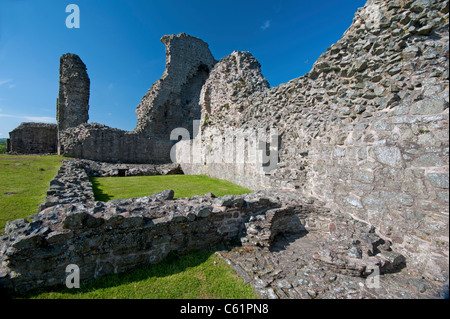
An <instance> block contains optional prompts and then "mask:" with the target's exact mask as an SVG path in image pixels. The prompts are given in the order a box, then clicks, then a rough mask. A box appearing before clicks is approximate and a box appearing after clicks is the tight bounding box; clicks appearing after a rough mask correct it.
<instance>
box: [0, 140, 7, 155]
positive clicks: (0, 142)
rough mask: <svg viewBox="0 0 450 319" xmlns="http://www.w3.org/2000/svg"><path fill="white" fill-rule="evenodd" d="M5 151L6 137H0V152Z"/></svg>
mask: <svg viewBox="0 0 450 319" xmlns="http://www.w3.org/2000/svg"><path fill="white" fill-rule="evenodd" d="M5 152H6V139H0V154H4V153H5Z"/></svg>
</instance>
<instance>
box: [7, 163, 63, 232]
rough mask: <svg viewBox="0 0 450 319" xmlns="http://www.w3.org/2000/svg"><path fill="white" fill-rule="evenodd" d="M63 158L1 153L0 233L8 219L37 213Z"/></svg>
mask: <svg viewBox="0 0 450 319" xmlns="http://www.w3.org/2000/svg"><path fill="white" fill-rule="evenodd" d="M61 161H62V157H61V156H56V155H45V156H28V155H20V156H16V155H6V154H0V234H2V233H4V228H5V225H6V222H7V221H9V220H14V219H18V218H27V217H28V216H30V215H34V214H36V213H37V212H38V211H37V210H38V207H39V204H41V203H43V202H44V200H45V196H46V192H47V189H48V187H49V183H50V181H51V180H52V179H53V178H54V177H55V175H56V173H57V172H58V170H59V167H60V166H61Z"/></svg>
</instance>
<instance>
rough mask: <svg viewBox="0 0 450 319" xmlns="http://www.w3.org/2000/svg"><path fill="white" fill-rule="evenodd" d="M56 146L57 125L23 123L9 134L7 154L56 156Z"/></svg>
mask: <svg viewBox="0 0 450 319" xmlns="http://www.w3.org/2000/svg"><path fill="white" fill-rule="evenodd" d="M56 145H57V127H56V124H46V123H22V124H20V125H19V126H18V127H16V128H15V129H14V130H12V131H11V132H10V133H9V139H8V142H7V148H6V152H8V153H17V154H55V153H56Z"/></svg>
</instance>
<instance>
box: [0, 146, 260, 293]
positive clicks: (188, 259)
mask: <svg viewBox="0 0 450 319" xmlns="http://www.w3.org/2000/svg"><path fill="white" fill-rule="evenodd" d="M62 158H63V157H60V156H13V155H1V154H0V227H1V232H3V230H4V226H5V224H6V221H8V220H14V219H17V218H26V217H28V216H29V215H33V214H36V213H37V209H38V207H39V204H41V203H43V202H44V200H45V195H46V191H47V189H48V187H49V183H50V181H51V180H52V179H53V177H54V176H55V175H56V173H57V171H58V169H59V167H60V165H61V160H62ZM92 182H93V184H94V191H95V192H96V196H100V199H97V200H110V199H115V198H130V197H139V196H147V195H150V194H152V193H156V192H159V191H162V190H166V189H173V190H174V191H175V196H176V197H191V196H194V195H204V194H205V193H209V192H212V193H214V194H215V195H216V196H222V195H227V194H229V195H233V194H234V195H237V194H242V193H247V192H250V191H249V190H247V189H244V188H240V187H238V186H236V185H234V184H231V183H229V182H226V181H220V180H215V179H211V178H208V177H206V176H184V175H172V176H155V177H153V178H149V177H120V178H117V179H116V178H101V179H100V178H99V179H94V180H92ZM26 298H36V299H141V298H150V299H207V298H217V299H228V298H230V299H254V298H259V296H258V295H257V294H256V293H255V291H254V290H253V289H252V287H251V286H249V285H246V284H245V283H244V281H243V280H242V278H240V277H238V276H237V275H236V273H235V271H234V270H233V269H232V268H230V267H229V265H227V263H226V262H225V261H223V260H222V259H220V258H219V257H218V256H217V255H216V254H214V252H213V251H212V250H202V251H197V252H193V253H190V254H187V255H182V256H178V255H176V254H170V255H169V257H167V258H166V259H165V260H163V261H162V262H161V263H159V264H157V265H152V266H149V267H145V268H140V269H136V270H133V271H129V272H127V273H123V274H114V275H109V276H105V277H102V278H99V279H96V280H93V281H90V282H88V283H82V284H81V287H80V289H70V290H69V289H66V290H62V291H46V292H41V293H38V294H36V293H35V294H33V295H29V296H26Z"/></svg>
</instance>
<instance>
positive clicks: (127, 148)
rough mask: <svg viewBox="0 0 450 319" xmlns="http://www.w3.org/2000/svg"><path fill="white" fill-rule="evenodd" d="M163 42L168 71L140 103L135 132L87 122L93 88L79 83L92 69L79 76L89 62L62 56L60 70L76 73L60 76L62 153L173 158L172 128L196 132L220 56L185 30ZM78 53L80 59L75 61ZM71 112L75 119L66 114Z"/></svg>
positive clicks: (113, 158)
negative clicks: (208, 82) (205, 86)
mask: <svg viewBox="0 0 450 319" xmlns="http://www.w3.org/2000/svg"><path fill="white" fill-rule="evenodd" d="M161 42H162V43H163V44H164V45H165V46H166V70H165V72H164V74H163V76H162V77H161V79H160V80H158V81H157V82H156V83H155V84H153V86H152V87H151V89H150V90H149V92H148V93H147V94H145V96H144V97H143V98H142V101H141V103H140V104H139V106H138V107H137V110H136V113H137V115H138V121H137V126H136V129H135V130H134V131H132V132H128V131H123V130H119V129H115V128H110V127H107V126H105V125H101V124H96V123H89V124H86V121H87V119H88V117H87V110H88V105H87V100H86V98H87V99H88V98H89V95H88V94H87V95H86V94H85V89H87V90H88V89H89V87H88V86H86V85H84V86H82V88H80V89H78V86H80V85H81V84H80V83H85V84H86V83H89V82H88V81H87V80H88V78H87V74H86V76H84V75H83V76H80V74H84V73H83V72H82V71H84V72H85V68H84V69H83V70H79V68H76V67H75V66H77V65H78V66H81V65H82V66H84V64H81V63H82V62H80V61H81V60H80V61H78V59H79V58H78V57H76V56H75V55H70V56H69V58H70V59H69V58H68V57H66V56H63V57H62V58H61V61H62V62H61V71H60V73H61V74H62V75H63V74H69V75H71V74H72V76H71V77H69V79H77V80H76V81H75V80H73V81H72V82H74V84H73V83H72V84H70V83H69V84H66V82H67V80H66V77H63V76H61V80H60V99H59V103H58V123H61V124H60V128H59V144H60V146H61V148H62V149H63V151H62V154H64V155H66V156H72V157H79V158H85V159H90V160H98V161H107V162H122V163H170V162H171V161H170V150H171V148H172V146H173V145H174V144H175V141H176V140H175V141H171V140H170V133H171V131H172V130H173V129H175V128H185V129H187V130H188V131H190V133H191V135H192V133H193V131H192V121H193V120H196V119H200V116H201V108H200V106H199V99H200V91H201V88H202V86H203V84H204V82H205V81H206V79H207V77H208V75H209V71H210V70H211V69H212V67H213V66H214V64H215V63H216V61H215V59H214V57H213V56H212V54H211V52H210V51H209V48H208V44H206V43H205V42H203V41H202V40H200V39H198V38H195V37H191V36H188V35H186V34H184V33H181V34H179V35H170V36H164V37H163V38H162V39H161ZM75 57H76V58H78V59H76V61H78V62H79V63H78V64H76V63H75V62H73V60H74V59H75ZM64 61H65V62H64ZM67 61H68V62H67ZM69 62H71V63H72V62H73V63H72V64H74V65H75V66H72V64H68V63H69ZM78 80H79V82H78ZM73 87H75V89H73ZM69 88H70V90H69ZM79 91H81V92H79ZM61 92H62V93H61ZM64 96H70V99H69V100H70V101H72V100H73V103H72V104H73V105H77V107H78V106H80V107H78V109H75V107H71V105H72V104H70V105H69V104H68V103H66V102H65V100H64V99H63V98H62V97H64ZM82 105H86V106H87V107H81V106H82ZM64 112H67V113H64ZM66 114H70V116H72V117H73V118H68V119H66V118H65V117H67V116H68V115H66Z"/></svg>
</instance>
